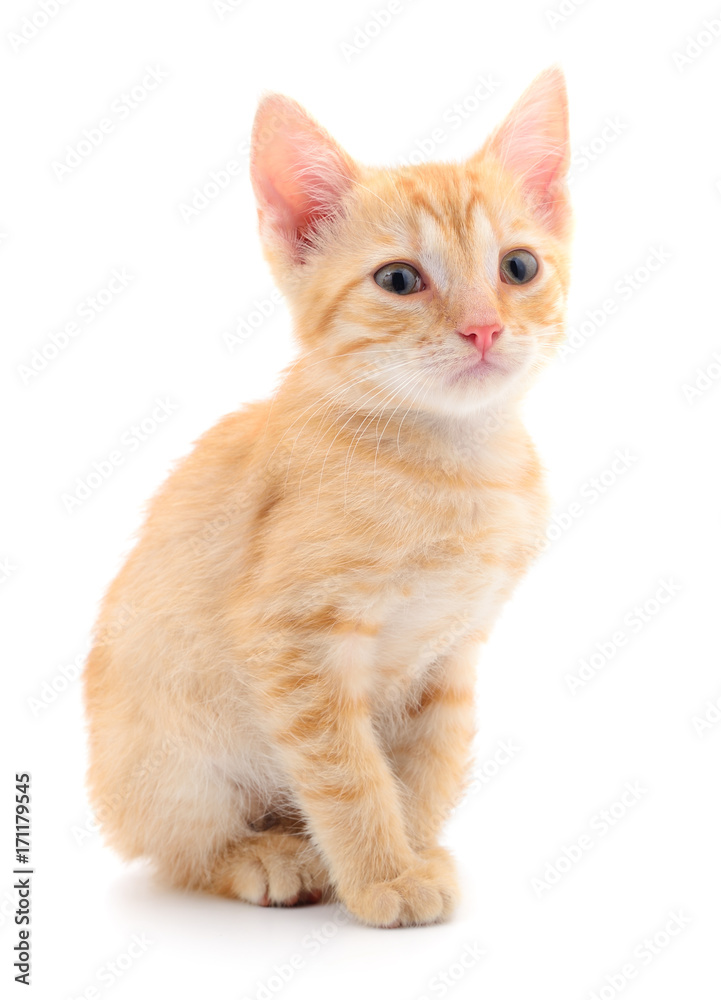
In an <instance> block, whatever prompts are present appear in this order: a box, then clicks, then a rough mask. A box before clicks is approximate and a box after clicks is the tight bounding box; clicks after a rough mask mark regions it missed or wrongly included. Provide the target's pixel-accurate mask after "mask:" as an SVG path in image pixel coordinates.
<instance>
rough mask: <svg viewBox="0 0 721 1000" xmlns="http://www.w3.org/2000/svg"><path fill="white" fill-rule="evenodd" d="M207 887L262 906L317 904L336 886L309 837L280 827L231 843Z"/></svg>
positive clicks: (211, 890)
mask: <svg viewBox="0 0 721 1000" xmlns="http://www.w3.org/2000/svg"><path fill="white" fill-rule="evenodd" d="M204 888H206V890H207V891H210V892H214V893H217V894H218V895H221V896H233V897H237V898H238V899H243V900H245V901H246V902H248V903H256V904H258V905H260V906H270V905H275V906H293V905H295V904H296V903H317V902H318V901H319V900H320V899H321V898H322V897H323V895H324V894H327V892H328V891H329V889H330V882H329V877H328V872H327V870H326V867H325V864H324V862H323V860H322V858H321V856H320V855H319V853H318V852H317V850H316V849H315V847H314V846H313V844H312V843H311V841H310V840H309V838H308V837H307V836H304V835H303V834H302V833H289V832H287V831H286V830H285V829H283V828H282V827H274V828H271V829H269V830H264V831H262V832H251V833H249V834H247V835H246V836H244V837H241V838H239V839H238V840H236V841H235V842H234V843H232V844H229V845H228V847H227V848H226V850H225V851H224V852H223V854H222V856H221V857H219V858H218V861H217V863H216V865H215V868H214V871H213V872H212V875H211V877H210V879H209V880H208V883H207V885H206V886H204Z"/></svg>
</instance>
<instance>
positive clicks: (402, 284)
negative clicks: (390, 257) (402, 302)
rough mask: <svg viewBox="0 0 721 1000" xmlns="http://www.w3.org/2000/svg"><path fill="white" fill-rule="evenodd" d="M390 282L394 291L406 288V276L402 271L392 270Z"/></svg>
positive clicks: (401, 290) (402, 290)
mask: <svg viewBox="0 0 721 1000" xmlns="http://www.w3.org/2000/svg"><path fill="white" fill-rule="evenodd" d="M391 284H392V285H393V291H394V292H404V291H405V290H406V276H405V274H404V273H403V271H393V273H392V274H391Z"/></svg>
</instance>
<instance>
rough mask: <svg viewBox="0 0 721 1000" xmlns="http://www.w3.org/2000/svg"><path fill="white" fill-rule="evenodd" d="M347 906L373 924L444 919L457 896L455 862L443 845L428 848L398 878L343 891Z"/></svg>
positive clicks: (415, 923) (403, 924) (416, 923)
mask: <svg viewBox="0 0 721 1000" xmlns="http://www.w3.org/2000/svg"><path fill="white" fill-rule="evenodd" d="M339 895H340V897H341V900H342V902H343V903H344V904H345V905H346V907H347V908H348V910H350V912H351V913H352V914H353V915H354V916H355V917H357V918H358V919H359V920H360V921H362V922H363V923H364V924H369V925H370V926H372V927H407V926H419V925H421V924H434V923H437V922H438V921H441V920H445V919H446V918H447V917H448V916H449V915H450V914H451V912H452V910H453V908H454V907H455V904H456V902H457V899H458V883H457V880H456V873H455V864H454V862H453V859H452V858H451V856H450V854H448V852H447V851H445V850H444V849H443V848H442V847H435V848H430V849H428V850H425V851H423V852H422V853H421V855H420V856H419V859H418V861H417V862H416V863H414V864H413V865H412V866H411V867H409V868H407V869H406V870H405V871H404V872H402V873H401V874H400V875H397V876H396V877H395V878H392V879H388V880H386V881H383V882H371V883H369V884H366V885H361V886H358V887H357V888H355V889H352V890H350V891H347V892H341V893H340V894H339Z"/></svg>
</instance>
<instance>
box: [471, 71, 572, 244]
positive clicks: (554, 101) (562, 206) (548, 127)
mask: <svg viewBox="0 0 721 1000" xmlns="http://www.w3.org/2000/svg"><path fill="white" fill-rule="evenodd" d="M489 154H491V155H493V156H495V157H496V158H497V159H498V160H500V162H501V163H502V164H503V166H504V167H505V168H506V169H507V170H509V171H510V172H511V173H513V174H515V175H516V177H517V178H518V180H519V181H520V182H521V186H522V188H523V191H524V193H525V194H526V195H527V196H528V197H529V198H530V199H531V201H532V202H533V204H534V206H535V208H536V211H537V213H538V214H539V215H540V216H541V217H542V218H543V219H544V220H545V221H546V222H547V223H548V225H549V226H550V227H551V228H552V229H563V228H564V226H565V225H566V224H567V222H568V220H569V218H570V208H569V205H568V192H567V190H566V174H567V172H568V167H569V163H570V157H571V150H570V142H569V131H568V97H567V94H566V81H565V79H564V76H563V72H562V70H561V69H560V68H559V67H558V66H551V67H550V68H549V69H546V70H544V71H543V72H542V73H541V74H539V76H537V77H536V79H535V80H534V81H533V83H532V84H531V85H530V87H528V89H527V90H526V91H525V93H524V94H523V95H522V96H521V97H520V98H519V100H518V101H517V102H516V104H515V105H514V106H513V108H512V109H511V111H510V113H509V114H508V116H507V118H506V119H505V121H504V122H502V124H501V125H499V127H498V128H497V129H496V131H495V132H494V133H493V135H491V137H490V138H489V140H488V141H487V143H486V144H485V146H484V147H483V149H482V150H481V153H480V154H479V155H481V156H487V155H489Z"/></svg>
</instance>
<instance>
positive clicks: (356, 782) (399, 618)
mask: <svg viewBox="0 0 721 1000" xmlns="http://www.w3.org/2000/svg"><path fill="white" fill-rule="evenodd" d="M568 162H569V145H568V125H567V103H566V96H565V87H564V81H563V77H562V74H561V73H560V71H558V70H557V69H551V70H547V71H546V72H544V73H542V74H541V75H540V76H539V77H538V78H537V79H536V81H535V82H534V83H533V84H532V86H531V87H530V88H529V89H528V91H527V92H526V93H525V94H524V95H523V97H522V98H521V99H520V100H519V101H518V103H517V104H516V106H515V107H514V108H513V110H512V111H511V113H510V115H509V116H508V118H507V119H506V120H505V121H504V122H503V123H502V124H501V125H500V127H499V128H498V129H497V130H496V131H495V132H494V133H493V134H492V135H491V137H490V138H489V139H488V141H487V142H486V144H485V145H484V146H483V148H482V149H481V150H480V152H478V153H476V154H475V155H474V156H472V157H471V158H470V159H469V160H467V161H466V162H464V163H459V164H435V163H431V164H423V165H420V166H415V167H403V168H400V169H394V170H380V169H371V168H368V167H364V166H361V165H359V164H358V163H356V162H355V161H354V160H352V159H351V158H350V157H349V156H348V155H347V154H346V153H345V152H344V151H343V150H342V149H340V148H339V147H338V145H337V144H336V143H335V142H334V141H333V140H332V139H331V137H330V136H329V135H328V134H327V133H326V132H325V131H323V129H321V128H320V127H319V126H318V125H317V124H316V123H315V122H314V121H313V120H312V119H311V118H309V117H308V115H306V113H305V112H304V111H303V110H302V109H301V108H300V107H299V106H298V105H297V104H295V103H294V102H293V101H290V100H288V99H287V98H285V97H280V96H277V95H272V96H270V97H267V98H265V99H264V100H263V101H262V103H261V105H260V108H259V110H258V113H257V117H256V122H255V128H254V136H253V154H252V167H251V170H252V179H253V185H254V188H255V192H256V196H257V200H258V211H259V216H260V229H261V235H262V240H263V245H264V249H265V253H266V255H267V258H268V260H269V262H270V264H271V266H272V269H273V272H274V275H275V277H276V279H277V281H278V284H279V286H280V288H281V290H282V291H283V293H284V294H285V296H286V299H287V302H288V305H289V308H290V311H291V313H292V315H293V319H294V323H295V330H296V333H297V336H298V340H299V342H300V345H301V349H302V351H301V355H300V358H299V360H298V361H297V363H296V364H295V365H294V366H293V367H292V368H291V369H290V370H289V371H288V372H287V373H286V375H285V378H284V380H283V382H282V384H281V385H280V388H279V389H278V391H277V392H276V393H275V395H274V397H273V398H272V399H271V400H268V401H265V402H261V403H252V404H250V405H248V406H245V407H244V408H243V409H242V410H241V411H239V412H237V413H233V414H231V415H229V416H227V417H225V418H224V419H223V420H221V422H220V423H219V424H218V425H217V426H216V427H214V428H213V429H212V430H211V431H209V432H208V433H207V434H206V435H205V436H204V437H203V438H201V440H200V441H199V442H198V444H197V446H196V447H195V449H194V451H193V452H192V453H191V454H190V455H189V456H188V457H187V458H186V459H184V460H183V461H182V462H181V463H180V464H179V466H178V467H177V468H176V470H175V471H174V472H173V474H172V475H171V476H170V478H169V479H168V481H167V482H166V484H165V486H164V487H163V488H162V489H161V491H160V493H159V494H158V496H157V497H156V498H155V500H154V501H153V503H152V505H151V507H150V512H149V515H148V518H147V521H146V523H145V526H144V528H143V531H142V535H141V538H140V541H139V542H138V544H137V545H136V547H135V549H134V551H133V552H132V554H131V555H130V557H129V559H128V561H127V563H126V564H125V566H124V568H123V569H122V571H121V572H120V574H119V575H118V577H117V579H116V580H115V582H114V583H113V585H112V586H111V588H110V591H109V593H108V595H107V597H106V599H105V602H104V605H103V609H102V613H101V616H100V620H99V623H98V632H97V637H96V645H95V647H94V649H93V651H92V653H91V655H90V658H89V661H88V665H87V671H86V674H85V693H86V701H87V712H88V717H89V722H90V775H89V783H90V789H91V797H92V801H93V804H94V807H95V809H96V811H97V813H98V817H99V819H100V821H101V823H102V825H103V827H104V830H105V832H106V834H107V836H108V838H109V840H110V842H111V843H112V844H113V845H114V846H115V847H116V848H117V849H118V850H119V851H120V853H121V854H122V855H123V856H124V857H126V858H134V857H138V856H145V857H148V858H150V859H152V860H153V861H154V862H155V865H156V867H157V869H158V870H159V871H160V872H161V873H162V874H163V875H165V876H166V877H167V878H168V879H170V880H171V881H172V882H173V883H174V884H176V885H179V886H187V887H194V888H198V889H203V890H206V891H209V892H214V893H220V894H223V895H227V896H234V897H238V898H239V899H243V900H246V901H248V902H250V903H260V904H263V905H267V904H269V903H284V904H292V903H295V902H297V901H299V900H300V901H309V900H311V901H314V900H317V899H319V898H320V897H321V895H323V894H325V896H326V897H328V896H330V895H332V896H334V897H335V898H336V899H339V900H340V901H341V902H342V903H343V904H344V905H345V906H346V907H347V909H348V910H349V911H350V912H351V913H353V914H354V915H355V916H356V917H357V918H358V919H359V920H361V921H363V922H365V923H367V924H371V925H375V926H380V927H384V926H397V925H399V924H425V923H429V922H433V921H437V920H441V919H443V918H445V917H447V916H448V914H449V913H450V912H451V910H452V908H453V905H454V903H455V901H456V898H457V892H458V889H457V884H456V877H455V874H454V864H453V860H452V858H451V856H450V855H449V854H448V852H447V851H446V850H445V849H444V848H443V847H440V846H439V845H438V837H439V833H440V831H441V829H442V826H443V823H444V820H445V818H446V817H447V815H448V813H449V811H450V809H451V808H452V806H453V804H454V803H455V802H456V801H457V798H458V795H459V792H460V789H461V787H462V784H463V780H464V775H465V773H466V769H467V763H468V757H469V748H470V744H471V739H472V736H473V732H474V707H473V680H474V667H475V663H476V660H477V658H478V650H479V644H480V643H482V642H483V640H484V639H485V638H486V637H487V635H488V631H489V629H490V627H491V625H492V623H493V621H494V619H495V617H496V615H497V613H498V610H499V608H500V606H501V604H502V603H503V601H504V600H505V599H506V598H507V597H508V595H509V594H510V593H511V591H512V589H513V586H514V584H515V583H516V581H517V580H518V579H519V577H520V576H521V575H522V573H523V572H524V570H525V569H526V567H527V564H528V562H529V560H530V559H531V558H532V555H533V552H534V549H535V548H536V547H537V545H536V543H537V540H538V538H539V536H541V535H542V534H543V530H544V527H545V517H546V499H545V495H544V490H543V485H542V482H541V472H540V468H539V463H538V460H537V458H536V455H535V453H534V450H533V447H532V445H531V442H530V440H529V438H528V435H527V434H526V432H525V430H524V428H523V426H522V424H521V422H520V420H519V417H518V412H517V411H518V404H519V400H520V399H521V397H522V395H523V393H524V391H525V390H526V388H527V386H528V384H529V381H530V379H531V376H533V375H534V374H535V372H536V371H537V370H538V369H539V368H540V367H541V365H542V364H543V363H544V362H545V361H546V360H547V359H548V358H549V357H550V356H551V354H552V353H553V349H554V347H555V346H556V344H557V343H558V341H559V340H560V338H561V336H562V332H561V331H562V325H563V319H564V308H565V299H566V293H567V285H568V245H569V237H570V229H571V219H570V209H569V205H568V196H567V190H566V185H565V174H566V172H567V168H568Z"/></svg>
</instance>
